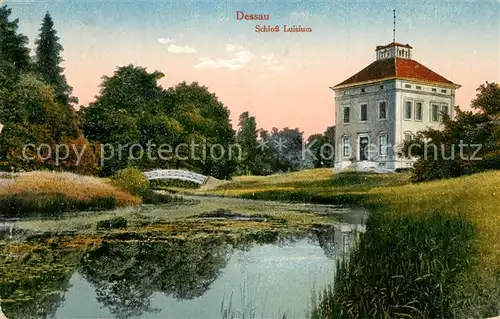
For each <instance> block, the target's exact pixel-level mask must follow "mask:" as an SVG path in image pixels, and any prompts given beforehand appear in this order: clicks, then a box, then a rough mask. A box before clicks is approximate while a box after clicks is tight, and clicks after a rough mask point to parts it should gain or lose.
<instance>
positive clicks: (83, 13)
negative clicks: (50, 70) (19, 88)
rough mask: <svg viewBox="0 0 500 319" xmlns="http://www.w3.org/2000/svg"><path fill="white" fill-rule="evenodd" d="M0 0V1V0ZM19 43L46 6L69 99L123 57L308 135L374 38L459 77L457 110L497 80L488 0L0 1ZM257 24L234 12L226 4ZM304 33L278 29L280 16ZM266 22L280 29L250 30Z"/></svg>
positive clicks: (262, 124)
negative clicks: (408, 48)
mask: <svg viewBox="0 0 500 319" xmlns="http://www.w3.org/2000/svg"><path fill="white" fill-rule="evenodd" d="M0 2H2V0H0ZM3 4H7V5H8V6H9V7H10V8H11V9H12V17H17V18H19V26H20V32H22V33H24V34H25V35H27V36H28V37H29V39H30V47H32V48H33V47H34V41H35V39H36V37H37V34H38V29H39V28H40V23H41V21H42V18H43V16H44V14H45V12H46V11H49V12H50V14H51V15H52V18H53V19H54V23H55V28H56V30H57V31H58V36H59V37H60V38H61V40H60V42H61V44H62V45H63V47H64V52H63V53H62V55H63V59H64V60H65V61H64V63H63V66H64V67H65V74H66V76H67V79H68V82H69V84H70V85H71V86H73V88H74V90H73V93H74V95H75V96H77V97H78V98H79V100H80V104H81V105H84V106H85V105H87V104H88V103H89V102H92V101H93V100H94V98H95V96H96V95H97V94H98V92H99V84H100V83H101V81H102V79H101V77H102V76H103V75H112V74H113V72H114V71H115V70H116V68H117V67H118V66H123V65H128V64H134V65H137V66H143V67H146V68H147V70H148V71H150V72H152V71H154V70H159V71H162V72H163V73H165V75H166V76H165V77H164V78H163V79H161V80H160V84H161V85H162V86H163V87H165V88H167V87H170V86H174V85H176V84H177V83H180V82H182V81H186V82H188V83H190V82H193V81H197V82H199V83H200V84H202V85H205V86H207V87H208V89H209V90H210V91H211V92H213V93H215V94H216V95H217V97H218V98H219V100H220V101H221V102H223V103H224V105H225V106H226V107H227V108H228V109H229V110H230V112H231V119H232V123H233V126H235V125H236V124H237V119H238V116H239V115H240V114H241V113H242V112H244V111H248V112H249V113H250V115H252V116H255V117H256V120H257V126H258V127H259V128H264V129H268V130H269V129H271V128H272V127H278V128H283V127H290V128H295V127H298V128H299V129H300V130H301V131H304V133H305V135H306V136H308V135H310V134H314V133H322V132H324V131H325V129H326V127H327V126H331V125H334V124H335V116H334V92H333V91H332V90H331V89H330V88H329V87H331V86H334V85H336V84H338V83H340V82H341V81H343V80H345V79H346V78H348V77H350V76H351V75H353V74H355V73H356V72H358V71H360V70H361V69H362V68H364V67H365V66H367V65H368V64H370V63H371V62H373V61H374V60H375V47H376V46H377V45H384V44H388V43H390V42H392V36H393V34H392V29H393V11H392V10H393V9H395V10H396V41H397V42H401V43H408V44H410V45H412V47H413V48H414V49H413V59H415V60H417V61H419V62H420V63H422V64H424V65H426V66H427V67H429V68H430V69H431V70H433V71H436V72H437V73H439V74H441V75H443V76H444V77H445V78H447V79H449V80H451V81H453V82H454V83H458V84H460V85H462V87H461V88H460V89H459V90H458V91H457V92H456V103H457V104H458V105H460V106H461V107H462V108H463V109H468V108H469V105H470V101H471V100H472V99H473V98H474V97H475V95H476V88H477V87H478V86H479V85H480V84H483V83H485V82H486V81H489V82H493V81H494V82H500V1H499V0H484V1H452V2H446V1H437V0H430V1H414V0H406V1H368V0H364V1H322V0H321V1H319V0H309V1H304V2H301V1H290V0H287V1H215V0H212V1H188V0H184V1H181V0H162V1H160V0H143V1H138V0H137V1H119V0H114V1H97V0H57V1H56V0H40V1H37V0H3ZM237 11H242V12H244V13H246V14H268V15H269V18H270V20H269V21H245V20H237V19H236V16H237V14H236V12H237ZM285 24H286V25H293V24H295V25H297V26H298V25H301V26H303V27H310V28H311V29H312V32H307V33H290V32H288V33H285V32H282V29H283V25H285ZM256 25H260V26H263V25H271V26H274V25H278V26H280V28H281V30H280V32H267V33H264V32H255V26H256Z"/></svg>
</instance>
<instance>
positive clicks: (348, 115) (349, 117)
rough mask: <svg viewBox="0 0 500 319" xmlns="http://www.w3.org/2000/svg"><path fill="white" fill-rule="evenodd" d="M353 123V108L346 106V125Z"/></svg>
mask: <svg viewBox="0 0 500 319" xmlns="http://www.w3.org/2000/svg"><path fill="white" fill-rule="evenodd" d="M350 122H351V108H350V107H349V106H344V123H350Z"/></svg>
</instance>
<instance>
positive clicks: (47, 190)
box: [0, 172, 141, 216]
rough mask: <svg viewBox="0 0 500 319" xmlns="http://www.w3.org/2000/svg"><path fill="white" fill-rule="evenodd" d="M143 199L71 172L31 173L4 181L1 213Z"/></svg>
mask: <svg viewBox="0 0 500 319" xmlns="http://www.w3.org/2000/svg"><path fill="white" fill-rule="evenodd" d="M140 203H141V199H140V198H139V197H137V196H133V195H131V194H130V193H128V192H126V191H124V190H121V189H120V188H118V187H116V186H113V185H111V184H110V183H108V182H107V181H106V180H103V179H99V178H94V177H88V176H81V175H76V174H71V173H52V172H29V173H23V174H20V175H19V176H17V177H15V178H9V179H5V178H4V179H1V180H0V216H26V215H33V214H58V213H61V212H67V211H75V210H91V209H111V208H114V207H121V206H130V205H137V204H140Z"/></svg>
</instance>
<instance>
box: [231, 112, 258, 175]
mask: <svg viewBox="0 0 500 319" xmlns="http://www.w3.org/2000/svg"><path fill="white" fill-rule="evenodd" d="M236 139H237V141H238V144H239V145H240V147H241V151H242V153H243V154H242V161H241V164H242V166H243V167H242V168H243V170H244V172H245V174H248V173H252V174H255V170H254V167H253V166H254V164H255V157H256V148H257V146H258V143H257V123H256V122H255V117H254V116H250V115H249V114H248V112H243V113H241V115H240V118H239V123H238V133H237V136H236Z"/></svg>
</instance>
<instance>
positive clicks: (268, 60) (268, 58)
mask: <svg viewBox="0 0 500 319" xmlns="http://www.w3.org/2000/svg"><path fill="white" fill-rule="evenodd" d="M262 59H264V65H265V66H267V67H268V68H269V69H270V70H273V71H280V70H283V69H284V67H283V64H281V62H280V61H279V60H278V56H277V55H276V53H269V54H266V55H263V56H262Z"/></svg>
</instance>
